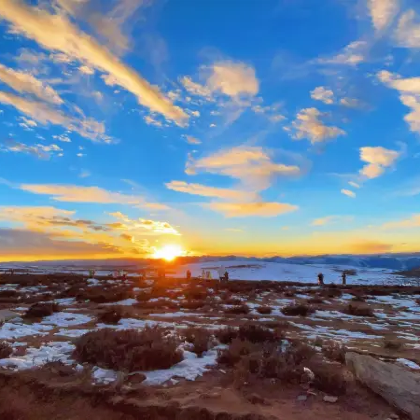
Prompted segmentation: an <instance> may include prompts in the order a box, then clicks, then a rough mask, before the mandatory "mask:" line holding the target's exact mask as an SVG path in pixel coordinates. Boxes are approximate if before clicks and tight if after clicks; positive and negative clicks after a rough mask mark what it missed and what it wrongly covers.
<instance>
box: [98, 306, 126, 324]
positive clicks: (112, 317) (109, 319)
mask: <svg viewBox="0 0 420 420" xmlns="http://www.w3.org/2000/svg"><path fill="white" fill-rule="evenodd" d="M122 317H123V310H122V308H121V306H109V307H108V308H106V309H105V311H104V312H102V313H101V314H100V315H99V316H98V321H99V322H104V323H105V324H117V323H118V322H119V321H120V319H121V318H122Z"/></svg>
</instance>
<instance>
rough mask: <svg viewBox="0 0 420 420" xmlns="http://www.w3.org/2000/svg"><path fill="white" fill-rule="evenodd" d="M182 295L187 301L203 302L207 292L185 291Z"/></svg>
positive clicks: (201, 290)
mask: <svg viewBox="0 0 420 420" xmlns="http://www.w3.org/2000/svg"><path fill="white" fill-rule="evenodd" d="M184 295H185V297H186V298H187V300H194V299H195V300H204V299H205V298H206V297H207V290H203V289H201V288H194V289H187V290H185V292H184Z"/></svg>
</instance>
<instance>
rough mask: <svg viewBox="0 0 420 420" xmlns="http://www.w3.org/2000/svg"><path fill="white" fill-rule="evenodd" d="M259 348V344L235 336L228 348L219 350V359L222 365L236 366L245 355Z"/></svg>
mask: <svg viewBox="0 0 420 420" xmlns="http://www.w3.org/2000/svg"><path fill="white" fill-rule="evenodd" d="M257 350H258V346H257V345H256V344H255V343H251V342H250V341H244V340H240V339H239V338H234V339H233V340H232V342H231V343H230V345H229V347H228V348H227V349H223V350H219V351H218V357H217V361H218V363H220V364H221V365H226V366H229V367H232V366H235V365H236V363H238V362H239V361H240V360H241V358H242V357H243V356H247V355H249V354H251V353H252V352H255V351H257Z"/></svg>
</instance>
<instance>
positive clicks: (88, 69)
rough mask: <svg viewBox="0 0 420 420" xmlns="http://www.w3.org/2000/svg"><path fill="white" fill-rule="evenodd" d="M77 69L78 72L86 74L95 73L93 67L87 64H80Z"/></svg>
mask: <svg viewBox="0 0 420 420" xmlns="http://www.w3.org/2000/svg"><path fill="white" fill-rule="evenodd" d="M79 71H80V73H83V74H86V75H88V76H91V75H92V74H95V70H93V68H92V67H89V66H80V67H79Z"/></svg>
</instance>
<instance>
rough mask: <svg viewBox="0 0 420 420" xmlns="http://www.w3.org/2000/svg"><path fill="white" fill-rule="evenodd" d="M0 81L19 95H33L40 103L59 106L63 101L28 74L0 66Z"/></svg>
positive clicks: (48, 87) (45, 85)
mask: <svg viewBox="0 0 420 420" xmlns="http://www.w3.org/2000/svg"><path fill="white" fill-rule="evenodd" d="M0 80H1V81H2V82H3V83H5V84H6V85H8V86H10V87H11V88H12V89H14V90H15V91H17V92H19V93H26V94H29V95H33V96H35V97H37V98H38V99H41V100H42V101H45V102H49V103H51V104H54V105H61V104H62V103H63V102H64V101H63V100H62V99H61V98H60V96H59V94H58V93H57V92H56V91H55V90H54V89H53V88H52V87H51V86H49V85H48V84H46V83H45V82H41V81H40V80H38V79H36V78H35V77H34V76H32V75H31V74H29V73H25V72H21V71H17V70H13V69H11V68H8V67H6V66H4V65H3V64H0Z"/></svg>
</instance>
